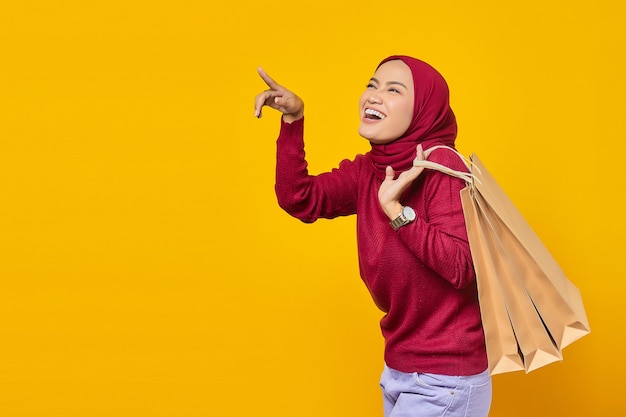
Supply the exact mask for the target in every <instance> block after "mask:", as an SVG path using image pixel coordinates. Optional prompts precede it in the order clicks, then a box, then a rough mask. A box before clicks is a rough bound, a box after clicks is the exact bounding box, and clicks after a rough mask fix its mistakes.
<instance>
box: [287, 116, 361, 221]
mask: <svg viewBox="0 0 626 417" xmlns="http://www.w3.org/2000/svg"><path fill="white" fill-rule="evenodd" d="M276 144H277V147H276V185H275V191H276V197H277V198H278V204H279V205H280V207H281V208H283V210H285V211H286V212H287V213H289V214H290V215H292V216H293V217H296V218H298V219H300V220H301V221H303V222H305V223H312V222H314V221H315V220H317V219H319V218H328V219H330V218H334V217H338V216H347V215H350V214H355V213H356V203H357V175H358V167H357V164H356V163H355V162H353V161H348V160H344V161H342V162H341V163H340V164H339V168H335V169H333V170H332V171H330V172H325V173H322V174H319V175H309V172H308V165H307V162H306V158H305V152H304V118H301V119H299V120H296V121H294V122H293V123H286V122H284V121H282V120H281V129H280V135H279V137H278V140H277V141H276Z"/></svg>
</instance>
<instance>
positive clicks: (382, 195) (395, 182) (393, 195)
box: [378, 145, 426, 220]
mask: <svg viewBox="0 0 626 417" xmlns="http://www.w3.org/2000/svg"><path fill="white" fill-rule="evenodd" d="M415 159H416V160H418V161H423V160H424V159H426V158H425V156H424V150H423V149H422V145H417V157H416V158H415ZM422 171H424V167H416V166H413V167H411V169H409V170H408V171H404V172H403V173H401V174H400V175H399V176H398V178H396V179H394V177H395V175H396V173H395V171H394V170H393V168H392V167H390V166H389V167H387V169H386V171H385V180H384V181H383V183H382V184H381V185H380V188H379V189H378V201H379V202H380V207H381V208H382V209H383V211H384V212H385V214H386V215H387V217H389V220H393V219H395V218H396V217H398V215H399V214H400V213H401V212H402V204H400V196H402V193H403V192H404V191H405V190H406V189H407V188H409V186H410V185H411V184H412V183H413V181H415V179H416V178H417V177H419V175H420V174H421V173H422Z"/></svg>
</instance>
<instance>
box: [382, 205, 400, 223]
mask: <svg viewBox="0 0 626 417" xmlns="http://www.w3.org/2000/svg"><path fill="white" fill-rule="evenodd" d="M383 211H384V212H385V214H386V215H387V217H389V220H393V219H395V218H396V217H398V216H399V215H400V214H401V213H402V204H400V203H399V202H396V203H395V204H393V203H392V204H388V205H386V206H383Z"/></svg>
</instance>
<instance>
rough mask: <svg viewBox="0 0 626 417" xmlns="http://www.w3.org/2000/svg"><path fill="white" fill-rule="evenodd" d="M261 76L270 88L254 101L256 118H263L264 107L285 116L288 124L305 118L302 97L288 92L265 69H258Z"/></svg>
mask: <svg viewBox="0 0 626 417" xmlns="http://www.w3.org/2000/svg"><path fill="white" fill-rule="evenodd" d="M257 71H258V73H259V75H260V76H261V78H262V79H263V81H265V84H267V86H268V87H269V89H268V90H265V91H263V92H262V93H261V94H259V95H257V96H256V97H255V99H254V116H255V117H258V118H260V117H261V116H262V112H261V111H262V109H263V106H269V107H271V108H273V109H276V110H278V111H279V112H281V113H282V114H283V120H284V121H285V122H287V123H291V122H294V121H296V120H298V119H301V118H302V117H303V116H304V102H303V101H302V99H300V97H298V96H297V95H295V94H294V93H292V92H291V91H289V90H287V89H286V88H285V87H283V86H281V85H280V84H278V83H277V82H276V81H274V80H273V79H272V77H270V76H269V75H267V73H266V72H265V71H263V68H261V67H259V68H258V69H257Z"/></svg>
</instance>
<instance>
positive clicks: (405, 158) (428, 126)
mask: <svg viewBox="0 0 626 417" xmlns="http://www.w3.org/2000/svg"><path fill="white" fill-rule="evenodd" d="M395 59H399V60H401V61H402V62H404V63H405V64H406V65H408V67H409V68H410V69H411V74H412V75H413V86H414V87H413V88H414V92H415V99H414V102H413V120H412V121H411V124H410V125H409V128H408V129H407V131H406V132H404V134H403V135H402V136H400V137H399V138H398V139H396V140H394V141H393V142H391V143H387V144H384V145H377V144H374V143H372V150H371V151H370V152H368V155H369V157H370V159H371V160H372V162H373V163H374V168H375V169H376V173H377V175H378V176H379V177H380V178H384V177H385V168H387V166H391V167H392V168H393V169H394V170H395V171H396V173H397V174H399V173H400V172H402V171H406V170H407V169H409V168H411V166H412V165H413V159H415V155H416V150H415V149H416V147H417V144H418V143H421V144H422V147H423V148H424V149H428V148H430V147H432V146H434V145H437V144H443V145H448V146H454V140H455V139H456V133H457V126H456V118H455V117H454V113H453V112H452V109H451V108H450V92H449V90H448V84H447V83H446V80H444V78H443V77H442V76H441V74H439V72H437V70H435V69H434V68H433V67H431V66H430V65H428V64H427V63H425V62H423V61H420V60H419V59H415V58H412V57H410V56H405V55H393V56H390V57H388V58H385V59H383V60H382V61H381V62H380V64H378V67H380V66H381V65H382V64H384V63H385V62H387V61H392V60H395ZM378 67H376V69H378Z"/></svg>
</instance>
